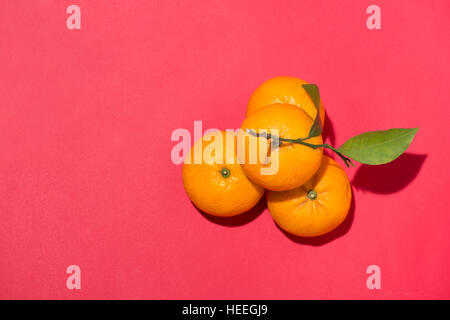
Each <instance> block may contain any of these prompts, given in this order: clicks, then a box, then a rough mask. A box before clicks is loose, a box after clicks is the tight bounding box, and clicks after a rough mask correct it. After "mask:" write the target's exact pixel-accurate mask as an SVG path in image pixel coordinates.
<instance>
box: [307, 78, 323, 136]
mask: <svg viewBox="0 0 450 320" xmlns="http://www.w3.org/2000/svg"><path fill="white" fill-rule="evenodd" d="M302 87H303V89H305V91H306V92H307V93H308V95H309V97H310V98H311V100H312V101H313V102H314V105H315V106H316V110H317V113H316V117H315V118H314V121H313V124H312V126H311V129H310V130H309V134H308V138H311V137H317V136H320V135H321V134H322V122H321V121H320V115H319V109H320V93H319V87H317V85H315V84H312V83H311V84H302Z"/></svg>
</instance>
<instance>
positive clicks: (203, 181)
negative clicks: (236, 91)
mask: <svg viewBox="0 0 450 320" xmlns="http://www.w3.org/2000/svg"><path fill="white" fill-rule="evenodd" d="M217 133H218V134H219V137H218V139H221V140H222V145H223V149H222V150H220V149H218V150H216V151H215V152H214V153H213V154H214V155H216V152H217V154H218V158H220V159H221V160H220V162H221V163H218V162H217V161H215V159H210V160H211V161H209V160H207V159H206V158H203V159H201V163H200V164H195V163H194V160H195V159H194V150H195V149H197V150H201V152H202V153H203V152H204V151H205V148H207V147H208V146H210V147H211V143H213V141H214V140H213V139H214V138H213V139H212V140H211V141H207V139H208V137H211V136H212V134H209V135H205V136H203V137H202V139H201V140H199V141H197V142H196V143H195V144H194V146H193V147H192V148H191V150H190V152H189V153H188V154H187V155H186V159H185V163H184V164H183V184H184V189H185V191H186V194H187V195H188V197H189V198H190V199H191V201H192V202H193V203H194V204H195V206H196V207H197V208H199V209H200V210H202V211H203V212H205V213H208V214H211V215H214V216H220V217H230V216H235V215H238V214H240V213H243V212H245V211H248V210H249V209H251V208H252V207H253V206H255V205H256V204H257V203H258V201H259V200H260V199H261V197H262V196H263V195H264V188H262V187H260V186H258V185H257V184H255V183H254V182H252V181H250V180H249V179H248V178H247V177H246V176H245V174H244V171H243V170H242V167H241V165H240V164H239V163H238V162H237V154H236V136H235V134H234V133H225V132H223V131H221V132H217ZM227 135H228V138H229V140H231V141H233V144H232V146H231V147H230V146H229V145H228V146H227V145H226V141H227V139H226V137H227ZM200 142H201V144H202V145H201V146H200ZM227 147H228V148H230V150H231V151H230V152H229V153H228V154H227V152H226V148H227ZM187 159H190V160H191V161H190V162H191V163H190V164H188V163H187V162H188V161H186V160H187ZM224 168H226V169H228V170H229V176H228V177H224V176H223V175H222V173H221V170H222V169H224Z"/></svg>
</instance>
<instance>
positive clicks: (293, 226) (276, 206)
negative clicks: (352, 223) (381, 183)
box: [266, 156, 352, 237]
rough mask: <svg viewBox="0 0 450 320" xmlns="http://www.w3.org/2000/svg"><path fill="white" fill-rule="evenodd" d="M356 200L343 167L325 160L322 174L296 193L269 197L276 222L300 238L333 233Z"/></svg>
mask: <svg viewBox="0 0 450 320" xmlns="http://www.w3.org/2000/svg"><path fill="white" fill-rule="evenodd" d="M351 199H352V190H351V187H350V182H349V180H348V178H347V175H346V174H345V171H344V170H343V169H342V167H341V166H340V165H339V164H338V163H337V162H336V161H334V160H333V159H331V158H330V157H328V156H324V157H323V161H322V164H321V166H320V168H319V170H318V172H317V173H316V174H315V175H314V177H312V178H311V179H310V180H309V181H308V182H307V183H305V184H304V185H303V186H301V187H299V188H295V189H293V190H288V191H282V192H274V191H268V192H267V195H266V200H267V206H268V208H269V211H270V214H271V215H272V218H273V220H275V222H276V223H277V224H278V225H279V226H280V227H281V229H283V230H285V231H287V232H289V233H291V234H294V235H296V236H300V237H315V236H320V235H323V234H325V233H328V232H330V231H331V230H333V229H335V228H336V227H337V226H338V225H340V224H341V223H342V222H343V221H344V220H345V218H346V217H347V214H348V211H349V209H350V204H351Z"/></svg>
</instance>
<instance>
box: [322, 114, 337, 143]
mask: <svg viewBox="0 0 450 320" xmlns="http://www.w3.org/2000/svg"><path fill="white" fill-rule="evenodd" d="M322 139H323V142H324V143H329V144H331V145H332V146H334V143H335V142H336V136H335V133H334V126H333V122H332V121H331V119H330V118H329V117H328V116H327V115H326V114H325V121H324V124H323V131H322Z"/></svg>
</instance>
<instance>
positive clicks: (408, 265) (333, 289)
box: [0, 0, 450, 299]
mask: <svg viewBox="0 0 450 320" xmlns="http://www.w3.org/2000/svg"><path fill="white" fill-rule="evenodd" d="M70 4H78V5H79V6H80V7H81V20H82V21H81V30H68V29H67V28H66V19H67V17H68V15H67V14H66V12H65V11H66V7H67V6H68V5H70ZM370 4H377V5H379V6H380V8H381V19H382V21H381V23H382V30H369V29H367V27H366V19H367V16H368V15H367V14H366V8H367V7H368V5H370ZM449 13H450V2H449V1H446V0H442V1H438V0H433V1H425V0H423V1H400V0H399V1H379V0H377V1H374V2H372V1H370V2H369V1H306V0H295V1H241V0H239V1H111V0H108V1H50V0H48V1H44V0H40V1H25V0H20V1H16V0H14V1H13V0H9V1H8V0H4V1H1V2H0V99H1V100H0V101H1V103H0V136H1V137H2V139H1V148H0V200H1V201H0V298H25V299H28V298H39V299H40V298H67V299H78V298H106V299H109V298H125V299H135V298H148V299H153V298H158V299H160V298H175V299H178V298H193V299H197V298H212V299H215V298H224V299H227V298H236V299H238V298H239V299H240V298H255V299H259V298H263V299H266V298H267V299H279V298H283V299H303V298H362V299H379V298H388V299H390V298H405V299H410V298H447V299H448V298H450V275H449V272H448V271H449V265H450V258H449V252H450V250H449V249H450V247H449V234H450V233H449V231H450V228H449V226H450V218H449V217H450V215H449V208H450V197H449V195H448V192H449V191H448V190H449V178H450V177H449V165H448V159H449V149H448V147H447V146H448V141H449V139H450V134H449V129H448V119H449V116H450V112H449V102H450V99H449V93H448V83H449V80H450V79H449V59H448V57H449V56H450V50H449V49H450V47H449V26H450V24H449V20H450V15H449ZM279 75H292V76H297V77H301V78H303V79H305V80H307V81H310V82H314V83H317V84H318V85H319V87H320V90H321V94H322V98H323V101H324V105H325V108H326V112H327V120H326V126H327V128H326V131H327V136H328V141H331V142H334V144H335V145H337V146H339V145H340V144H342V143H343V142H344V141H345V140H346V139H348V138H349V137H351V136H353V135H355V134H358V133H362V132H365V131H369V130H378V129H387V128H391V127H420V130H419V132H418V134H417V136H416V138H415V140H414V141H413V143H412V145H411V147H410V148H409V149H408V152H407V154H405V155H403V156H402V157H401V158H399V159H398V160H396V161H395V162H393V163H391V164H388V165H385V166H381V167H368V166H360V165H358V167H357V168H352V169H347V172H348V174H349V177H350V179H351V180H352V182H353V191H354V197H355V201H354V206H353V209H352V211H351V213H350V217H349V218H348V219H347V220H346V222H345V223H344V225H342V226H341V227H340V228H339V229H338V230H336V231H335V232H333V233H332V234H330V235H327V236H325V237H322V238H320V239H315V240H308V241H307V240H300V239H294V238H292V237H288V236H286V235H285V234H284V233H282V232H281V231H280V230H279V229H278V228H277V227H276V226H275V224H274V223H273V221H272V219H271V217H270V214H269V213H268V211H267V209H265V208H264V203H261V204H260V205H259V206H258V207H257V208H256V209H254V210H253V211H252V212H250V213H248V214H246V215H244V216H242V217H240V218H238V219H232V220H229V221H228V220H227V221H225V222H223V221H217V220H216V219H211V218H207V217H206V216H204V215H202V214H200V213H199V212H198V211H197V210H196V209H195V208H194V207H193V206H192V204H191V203H190V201H189V199H188V198H187V196H186V195H185V193H184V190H183V185H182V181H181V166H177V165H174V164H173V163H172V162H171V159H170V152H171V149H172V147H173V146H174V145H175V143H174V142H171V141H170V136H171V133H172V131H173V130H174V129H177V128H187V129H189V130H191V131H192V130H193V121H194V120H202V121H203V128H204V129H207V128H220V129H225V128H237V127H239V126H240V124H241V122H242V120H243V117H244V114H245V107H246V103H247V100H248V98H249V96H250V94H251V92H252V91H253V90H254V89H255V88H256V87H257V86H258V85H259V84H260V83H261V82H262V81H264V80H266V79H267V78H269V77H272V76H279ZM72 264H76V265H79V266H80V267H81V286H82V289H81V290H68V289H67V288H66V278H67V276H68V275H67V274H66V273H65V271H66V268H67V266H69V265H72ZM372 264H375V265H379V266H380V268H381V290H369V289H367V287H366V279H367V277H368V275H367V274H366V268H367V266H369V265H372Z"/></svg>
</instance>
